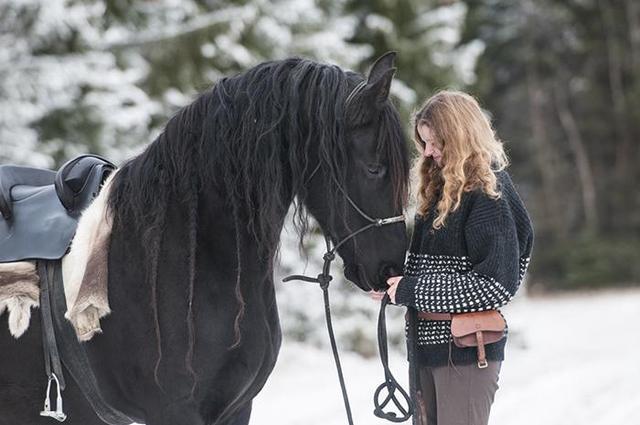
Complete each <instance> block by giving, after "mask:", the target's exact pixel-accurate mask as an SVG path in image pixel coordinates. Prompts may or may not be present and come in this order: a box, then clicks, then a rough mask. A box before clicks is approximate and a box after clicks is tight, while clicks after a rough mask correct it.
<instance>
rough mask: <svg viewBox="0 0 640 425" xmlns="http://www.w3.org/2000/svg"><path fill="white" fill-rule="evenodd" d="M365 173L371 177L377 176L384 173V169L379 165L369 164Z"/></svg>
mask: <svg viewBox="0 0 640 425" xmlns="http://www.w3.org/2000/svg"><path fill="white" fill-rule="evenodd" d="M367 171H369V174H371V175H374V176H379V175H380V174H382V172H383V171H384V167H383V166H382V165H380V164H369V165H367Z"/></svg>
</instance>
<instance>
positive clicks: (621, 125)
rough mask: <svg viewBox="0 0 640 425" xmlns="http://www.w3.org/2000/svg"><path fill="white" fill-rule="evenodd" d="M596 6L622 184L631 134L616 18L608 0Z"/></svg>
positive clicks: (619, 179) (628, 175)
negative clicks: (600, 17)
mask: <svg viewBox="0 0 640 425" xmlns="http://www.w3.org/2000/svg"><path fill="white" fill-rule="evenodd" d="M598 5H599V8H600V11H601V12H602V21H603V29H604V34H605V39H606V45H607V59H608V68H609V69H608V70H609V89H610V90H611V99H612V101H613V109H614V124H615V128H616V133H617V135H618V138H619V140H618V141H617V143H616V164H615V173H616V177H617V180H618V183H619V184H622V183H624V182H626V181H628V179H629V178H630V177H631V176H630V173H629V171H630V159H631V157H632V143H631V134H630V132H629V128H628V122H627V116H626V115H627V113H626V109H627V106H626V105H627V101H626V99H625V94H624V85H623V81H622V66H623V64H622V57H621V49H620V45H619V42H618V40H616V35H615V28H616V17H615V16H614V14H613V13H614V11H613V10H612V8H611V5H610V4H609V0H599V1H598Z"/></svg>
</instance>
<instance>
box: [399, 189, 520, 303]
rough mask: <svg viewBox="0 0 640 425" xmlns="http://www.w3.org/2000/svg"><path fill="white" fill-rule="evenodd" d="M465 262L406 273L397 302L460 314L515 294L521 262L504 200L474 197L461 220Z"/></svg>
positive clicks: (462, 259) (509, 213)
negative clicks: (457, 266) (461, 265)
mask: <svg viewBox="0 0 640 425" xmlns="http://www.w3.org/2000/svg"><path fill="white" fill-rule="evenodd" d="M464 239H465V242H466V246H467V253H468V257H461V258H457V259H456V261H458V262H459V261H462V262H464V263H468V264H469V267H467V268H466V269H463V270H462V271H456V270H455V269H452V270H446V271H445V270H443V269H442V267H434V271H433V272H426V273H421V274H419V275H417V276H405V277H403V278H402V280H401V281H400V283H399V284H398V289H397V292H396V303H397V304H402V305H406V306H412V307H414V308H416V309H418V310H420V311H430V312H435V313H465V312H472V311H482V310H488V309H495V308H498V307H500V306H502V305H504V304H506V303H507V302H508V301H509V300H511V298H512V297H513V296H514V295H515V293H516V291H517V289H518V286H519V284H520V280H521V276H522V275H523V274H524V273H523V266H524V268H525V269H526V263H528V258H526V259H525V258H521V256H520V250H519V243H518V235H517V231H516V225H515V221H514V219H513V216H512V214H511V211H510V208H509V204H508V202H506V201H504V199H491V198H489V197H488V196H486V195H484V196H477V197H476V199H475V200H474V203H473V205H472V207H471V211H470V212H469V216H468V218H467V220H466V221H465V224H464Z"/></svg>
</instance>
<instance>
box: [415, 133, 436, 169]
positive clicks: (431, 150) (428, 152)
mask: <svg viewBox="0 0 640 425" xmlns="http://www.w3.org/2000/svg"><path fill="white" fill-rule="evenodd" d="M418 134H420V138H421V139H422V141H423V142H424V152H422V154H423V155H424V156H426V157H427V158H428V157H432V158H433V160H434V161H435V162H436V164H438V167H442V151H441V150H440V149H441V148H440V147H438V144H437V143H436V138H435V135H434V134H433V132H432V131H431V129H430V128H429V126H428V125H426V124H420V125H418Z"/></svg>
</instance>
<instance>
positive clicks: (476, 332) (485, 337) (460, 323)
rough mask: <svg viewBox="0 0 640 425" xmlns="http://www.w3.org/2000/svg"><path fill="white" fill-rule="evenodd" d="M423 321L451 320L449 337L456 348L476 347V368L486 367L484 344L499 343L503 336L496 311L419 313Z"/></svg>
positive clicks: (503, 329) (500, 316) (504, 323)
mask: <svg viewBox="0 0 640 425" xmlns="http://www.w3.org/2000/svg"><path fill="white" fill-rule="evenodd" d="M418 317H419V318H421V319H425V320H451V335H452V337H453V342H454V344H456V346H457V347H460V348H465V347H478V367H479V368H485V367H487V366H488V363H487V358H486V354H485V350H484V345H485V344H491V343H494V342H497V341H500V340H501V339H502V338H504V336H505V329H506V326H507V324H506V322H505V320H504V317H502V314H500V312H499V311H498V310H485V311H478V312H473V313H456V314H449V313H428V312H419V313H418Z"/></svg>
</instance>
